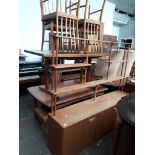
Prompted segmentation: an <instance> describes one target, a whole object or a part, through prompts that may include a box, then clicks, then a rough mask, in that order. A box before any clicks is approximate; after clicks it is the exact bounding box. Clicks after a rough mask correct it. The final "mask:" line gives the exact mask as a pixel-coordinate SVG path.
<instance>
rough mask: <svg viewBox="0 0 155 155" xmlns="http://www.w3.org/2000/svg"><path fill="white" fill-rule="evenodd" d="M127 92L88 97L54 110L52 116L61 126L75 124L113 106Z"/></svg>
mask: <svg viewBox="0 0 155 155" xmlns="http://www.w3.org/2000/svg"><path fill="white" fill-rule="evenodd" d="M127 94H128V93H125V92H122V91H114V92H111V93H107V94H104V95H101V96H99V97H97V98H96V99H94V98H92V99H88V100H85V101H82V102H80V103H78V104H74V105H71V106H68V107H65V108H62V109H59V110H57V111H56V115H55V116H52V114H50V113H49V116H50V117H52V118H53V119H54V120H55V121H56V122H58V123H59V124H60V125H61V126H62V127H63V128H66V127H68V126H71V125H73V124H76V123H77V122H80V121H81V120H84V119H86V118H89V117H91V116H94V115H96V114H97V113H100V112H102V111H104V110H106V109H109V108H112V107H114V106H115V105H116V104H117V102H118V101H119V100H120V99H121V97H124V96H126V95H127Z"/></svg>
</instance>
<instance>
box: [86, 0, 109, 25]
mask: <svg viewBox="0 0 155 155" xmlns="http://www.w3.org/2000/svg"><path fill="white" fill-rule="evenodd" d="M105 3H106V0H103V4H102V8H101V9H99V10H96V11H93V12H90V5H89V10H88V19H90V15H92V14H95V13H97V12H100V17H99V21H100V22H102V17H103V11H104V7H105Z"/></svg>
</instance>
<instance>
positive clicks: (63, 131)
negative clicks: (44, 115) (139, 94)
mask: <svg viewBox="0 0 155 155" xmlns="http://www.w3.org/2000/svg"><path fill="white" fill-rule="evenodd" d="M126 94H127V93H123V92H119V91H116V92H112V93H108V94H105V95H102V96H99V97H97V98H96V99H95V100H94V99H89V100H87V101H83V102H80V103H78V104H75V105H72V106H69V107H66V108H63V109H60V110H57V113H56V116H52V115H51V114H49V115H48V146H49V149H50V151H51V152H52V154H53V155H77V154H78V153H79V152H81V151H82V150H83V149H85V148H87V147H88V146H90V145H91V144H93V143H95V142H96V141H97V140H98V139H100V138H102V137H103V136H105V135H106V134H107V133H108V132H110V131H111V130H112V129H113V125H114V120H115V117H116V115H115V111H114V109H113V107H114V106H115V105H116V103H117V101H118V100H119V99H120V98H121V97H122V96H125V95H126Z"/></svg>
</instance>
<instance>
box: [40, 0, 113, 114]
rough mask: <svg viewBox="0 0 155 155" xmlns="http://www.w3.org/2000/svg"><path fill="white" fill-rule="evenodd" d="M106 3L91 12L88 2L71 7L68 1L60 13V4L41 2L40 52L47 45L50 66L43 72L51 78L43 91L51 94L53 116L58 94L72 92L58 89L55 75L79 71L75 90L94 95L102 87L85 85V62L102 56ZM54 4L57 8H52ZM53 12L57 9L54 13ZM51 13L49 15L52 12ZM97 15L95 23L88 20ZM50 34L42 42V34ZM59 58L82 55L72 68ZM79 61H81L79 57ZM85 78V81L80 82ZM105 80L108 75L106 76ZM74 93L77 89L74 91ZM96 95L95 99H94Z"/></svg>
mask: <svg viewBox="0 0 155 155" xmlns="http://www.w3.org/2000/svg"><path fill="white" fill-rule="evenodd" d="M105 3H106V0H103V4H102V8H101V9H100V10H97V11H93V12H90V6H89V7H88V0H85V4H84V5H81V1H80V0H77V1H76V2H74V3H72V2H71V1H70V2H69V3H68V1H67V0H66V1H65V10H64V12H63V10H62V6H63V4H62V0H55V1H54V0H40V6H41V16H42V43H41V50H43V46H44V43H45V42H49V43H50V47H51V54H52V57H51V63H50V65H48V67H47V68H46V71H47V72H50V73H51V74H50V78H46V77H45V79H47V80H46V81H45V88H42V87H41V89H42V90H44V91H47V92H48V93H50V94H51V96H52V100H51V102H52V103H51V105H52V106H51V112H52V113H53V114H54V115H55V113H56V102H57V101H56V100H57V95H58V94H59V93H63V92H65V89H66V91H71V89H73V87H71V88H65V89H63V88H62V89H61V90H60V89H59V90H58V89H57V83H58V81H57V79H58V73H59V72H60V71H63V70H68V69H77V68H78V69H81V78H80V79H81V80H80V82H81V84H80V85H78V86H77V89H81V88H85V87H95V90H96V91H97V85H100V84H102V83H103V81H98V83H89V81H87V76H88V73H87V71H88V68H89V67H90V66H91V64H90V63H89V62H88V58H89V55H90V54H101V52H102V44H103V43H102V40H103V30H104V23H103V22H102V17H103V10H104V7H105ZM54 4H55V6H56V7H53V6H54ZM54 8H55V9H56V10H55V11H54ZM81 8H83V9H84V15H83V18H82V19H80V18H79V14H80V9H81ZM50 9H51V10H52V11H51V10H50ZM97 12H100V17H99V19H98V20H92V19H91V18H90V17H91V15H92V14H95V13H97ZM46 30H49V31H50V40H48V41H46V40H45V39H44V38H45V37H44V36H45V31H46ZM112 46H113V43H112V44H111V48H110V55H109V65H108V70H109V67H110V63H111V51H112ZM60 54H68V56H69V55H70V54H76V55H77V54H79V55H80V54H84V55H85V59H84V60H81V61H80V63H74V64H63V62H61V61H60V60H59V56H60ZM79 59H80V57H79ZM83 77H84V78H83ZM107 77H108V72H107ZM74 89H76V86H75V88H74ZM96 91H95V96H96Z"/></svg>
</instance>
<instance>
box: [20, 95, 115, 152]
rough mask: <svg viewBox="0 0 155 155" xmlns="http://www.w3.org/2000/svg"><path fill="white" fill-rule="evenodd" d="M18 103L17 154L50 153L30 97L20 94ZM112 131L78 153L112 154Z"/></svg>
mask: <svg viewBox="0 0 155 155" xmlns="http://www.w3.org/2000/svg"><path fill="white" fill-rule="evenodd" d="M19 101H20V103H19V110H20V111H19V147H20V149H19V155H52V154H51V153H50V151H49V150H48V146H47V140H46V136H45V135H44V133H43V130H42V127H41V124H40V122H39V121H38V120H37V119H36V118H35V117H34V113H33V106H32V102H33V99H32V97H31V96H30V95H29V94H28V93H27V94H24V95H20V100H19ZM112 138H113V132H111V133H109V134H108V135H106V136H105V137H103V138H102V142H101V143H100V146H99V147H98V144H99V143H95V144H93V145H92V146H90V147H89V148H86V149H85V150H83V151H82V152H81V153H80V154H79V155H112Z"/></svg>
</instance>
